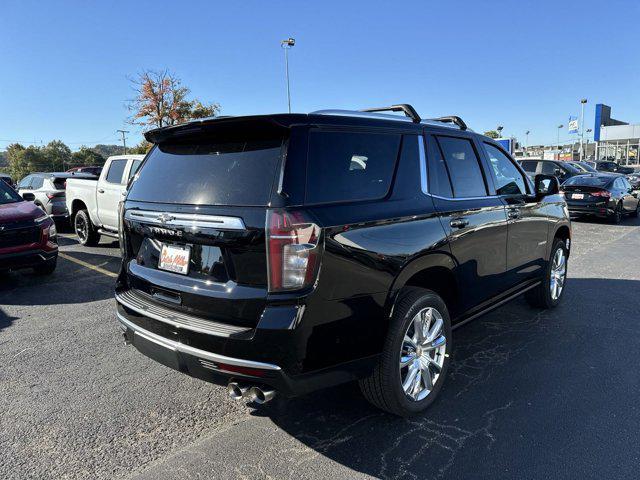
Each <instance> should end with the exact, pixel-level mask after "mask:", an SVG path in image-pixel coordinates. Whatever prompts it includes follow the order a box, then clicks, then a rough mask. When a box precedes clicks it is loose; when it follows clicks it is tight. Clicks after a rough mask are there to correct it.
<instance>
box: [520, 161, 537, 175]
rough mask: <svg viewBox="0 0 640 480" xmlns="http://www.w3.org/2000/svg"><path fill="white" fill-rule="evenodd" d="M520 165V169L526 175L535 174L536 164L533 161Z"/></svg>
mask: <svg viewBox="0 0 640 480" xmlns="http://www.w3.org/2000/svg"><path fill="white" fill-rule="evenodd" d="M520 165H522V169H523V170H524V171H525V172H528V173H536V167H537V165H538V162H536V161H535V160H524V161H523V162H522V163H521V164H520Z"/></svg>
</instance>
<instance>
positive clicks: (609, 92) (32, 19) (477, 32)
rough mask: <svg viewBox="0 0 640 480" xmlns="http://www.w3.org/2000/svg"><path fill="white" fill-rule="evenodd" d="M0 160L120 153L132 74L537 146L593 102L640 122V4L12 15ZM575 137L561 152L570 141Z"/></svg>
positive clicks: (247, 109)
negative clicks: (61, 148) (21, 155)
mask: <svg viewBox="0 0 640 480" xmlns="http://www.w3.org/2000/svg"><path fill="white" fill-rule="evenodd" d="M0 11H1V12H2V27H1V28H0V113H1V115H0V149H4V148H5V147H6V145H7V144H8V143H9V142H12V141H16V140H18V141H21V142H23V143H32V142H36V143H40V142H41V141H42V142H44V143H47V142H48V141H50V140H52V139H61V140H62V141H64V142H66V143H68V144H69V145H70V146H71V147H72V148H73V149H76V148H79V146H80V145H81V144H87V145H92V144H95V143H117V142H118V136H117V134H116V132H115V131H116V129H118V128H126V129H128V130H131V131H132V133H131V134H130V139H129V143H137V142H138V141H139V140H140V139H141V136H140V129H139V128H137V127H132V126H129V125H127V124H126V118H127V116H128V115H129V114H128V112H127V110H126V107H125V101H126V100H127V99H128V98H131V97H132V96H133V91H132V89H131V86H130V84H129V82H128V80H127V77H129V76H132V75H134V74H135V73H136V72H139V71H141V70H142V69H146V68H151V69H164V68H168V69H170V70H171V71H173V72H174V73H176V74H177V75H178V76H179V77H181V78H182V80H183V82H184V84H185V85H187V86H188V87H190V88H191V90H192V94H193V95H194V96H196V97H199V98H201V99H202V100H205V101H216V102H219V103H220V104H221V105H222V108H223V113H224V114H227V115H242V114H251V113H269V112H280V111H285V110H286V89H285V83H284V60H283V52H282V50H281V49H280V47H279V43H280V40H281V39H283V38H286V37H288V36H293V37H295V38H296V41H297V44H296V46H295V47H294V48H293V50H292V51H291V52H290V53H291V56H290V72H291V81H292V106H293V110H294V111H300V112H308V111H312V110H316V109H322V108H347V109H358V108H365V107H367V106H379V105H385V104H391V103H398V102H407V103H412V104H413V105H414V106H415V107H416V109H417V110H418V112H420V114H421V115H422V116H423V117H427V116H440V115H452V114H455V115H460V116H461V117H463V118H464V119H465V121H466V122H467V123H468V124H469V125H470V127H471V128H473V129H474V130H477V131H484V130H488V129H492V128H495V126H496V125H498V124H500V125H504V133H506V134H508V135H515V136H518V137H520V139H521V140H522V141H524V131H525V130H531V134H530V137H529V143H530V144H535V143H543V142H544V143H554V142H555V140H556V126H557V125H559V124H560V123H563V124H565V125H566V123H567V120H568V116H569V115H576V114H579V110H580V106H579V99H580V98H582V97H586V98H588V99H589V103H588V105H587V109H586V113H585V118H586V121H585V124H586V126H587V127H593V109H594V105H595V103H600V102H602V103H606V104H608V105H610V106H611V107H612V108H613V116H614V118H619V119H622V120H627V121H633V122H640V95H639V88H638V85H640V54H639V51H638V47H639V46H640V33H639V32H640V28H639V26H640V2H637V1H635V0H626V1H608V2H602V1H592V0H582V1H558V0H538V1H517V0H514V1H468V2H465V1H457V2H444V1H439V2H435V1H412V2H402V1H393V2H392V1H389V2H377V1H373V0H368V1H351V2H349V1H344V0H343V1H336V2H334V1H327V0H323V1H318V2H311V1H309V2H303V1H298V2H285V1H269V2H266V1H237V2H228V1H226V2H222V1H221V2H214V1H208V2H207V1H203V2H196V1H191V2H176V1H175V0H172V1H164V0H155V1H129V2H127V1H102V2H97V1H96V2H85V1H63V0H60V1H56V2H35V1H20V0H4V1H3V2H2V6H1V7H0ZM569 137H570V136H569V134H568V133H567V132H566V128H565V129H564V131H563V134H562V136H561V139H569Z"/></svg>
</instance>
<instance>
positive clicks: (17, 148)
mask: <svg viewBox="0 0 640 480" xmlns="http://www.w3.org/2000/svg"><path fill="white" fill-rule="evenodd" d="M7 163H8V165H9V173H10V174H11V176H12V177H13V178H14V179H15V180H20V179H22V178H24V177H26V176H27V175H29V174H30V173H33V172H42V171H47V170H49V168H48V165H47V162H46V160H45V156H44V154H43V149H42V148H40V147H35V146H33V145H30V146H28V147H24V146H23V145H20V144H19V143H13V144H11V145H9V146H8V147H7Z"/></svg>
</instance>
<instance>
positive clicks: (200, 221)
mask: <svg viewBox="0 0 640 480" xmlns="http://www.w3.org/2000/svg"><path fill="white" fill-rule="evenodd" d="M124 219H125V220H130V221H134V222H142V223H151V224H154V225H162V226H164V227H183V228H194V227H195V228H216V229H218V230H245V229H246V227H245V225H244V222H243V221H242V219H241V218H240V217H225V216H222V215H202V214H198V213H195V214H192V213H173V212H157V211H149V210H127V211H126V212H125V214H124Z"/></svg>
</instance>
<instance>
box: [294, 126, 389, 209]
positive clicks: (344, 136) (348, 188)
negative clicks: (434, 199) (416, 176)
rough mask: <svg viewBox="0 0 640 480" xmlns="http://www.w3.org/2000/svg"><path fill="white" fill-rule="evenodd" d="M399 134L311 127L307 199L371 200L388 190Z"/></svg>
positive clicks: (317, 201)
mask: <svg viewBox="0 0 640 480" xmlns="http://www.w3.org/2000/svg"><path fill="white" fill-rule="evenodd" d="M399 148H400V135H393V134H386V133H355V132H326V131H313V130H312V131H311V132H310V133H309V154H308V157H307V182H306V185H307V188H306V201H307V203H325V202H343V201H355V200H373V199H377V198H382V197H384V196H385V195H386V194H387V193H388V192H389V187H390V186H391V179H392V177H393V172H394V169H395V165H396V161H397V159H398V150H399Z"/></svg>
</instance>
